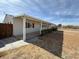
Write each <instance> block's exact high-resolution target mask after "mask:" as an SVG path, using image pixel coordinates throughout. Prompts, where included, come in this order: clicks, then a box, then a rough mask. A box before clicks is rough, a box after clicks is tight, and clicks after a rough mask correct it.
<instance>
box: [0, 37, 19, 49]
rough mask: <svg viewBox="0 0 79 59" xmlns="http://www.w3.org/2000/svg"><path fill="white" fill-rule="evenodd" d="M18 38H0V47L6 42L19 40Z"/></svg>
mask: <svg viewBox="0 0 79 59" xmlns="http://www.w3.org/2000/svg"><path fill="white" fill-rule="evenodd" d="M19 40H20V39H16V37H9V38H5V39H0V48H2V47H4V46H5V45H7V44H10V43H13V42H16V41H19Z"/></svg>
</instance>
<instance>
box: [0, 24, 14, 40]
mask: <svg viewBox="0 0 79 59" xmlns="http://www.w3.org/2000/svg"><path fill="white" fill-rule="evenodd" d="M12 35H13V25H12V24H3V23H0V39H2V38H6V37H10V36H12Z"/></svg>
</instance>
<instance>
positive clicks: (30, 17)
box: [14, 15, 55, 25]
mask: <svg viewBox="0 0 79 59" xmlns="http://www.w3.org/2000/svg"><path fill="white" fill-rule="evenodd" d="M23 17H25V18H26V19H28V20H32V21H36V22H41V21H42V22H43V23H48V24H52V25H55V24H53V23H50V22H47V21H44V20H42V19H38V18H35V17H33V16H29V15H19V16H15V17H14V18H23Z"/></svg>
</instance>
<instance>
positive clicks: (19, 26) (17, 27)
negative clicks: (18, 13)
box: [13, 19, 23, 36]
mask: <svg viewBox="0 0 79 59" xmlns="http://www.w3.org/2000/svg"><path fill="white" fill-rule="evenodd" d="M22 34H23V20H22V19H14V23H13V35H15V36H16V35H22Z"/></svg>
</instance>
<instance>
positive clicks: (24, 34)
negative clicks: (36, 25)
mask: <svg viewBox="0 0 79 59" xmlns="http://www.w3.org/2000/svg"><path fill="white" fill-rule="evenodd" d="M23 40H24V41H25V40H26V18H25V17H23Z"/></svg>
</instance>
